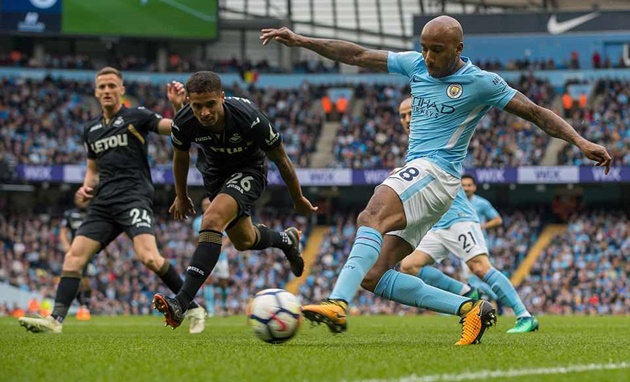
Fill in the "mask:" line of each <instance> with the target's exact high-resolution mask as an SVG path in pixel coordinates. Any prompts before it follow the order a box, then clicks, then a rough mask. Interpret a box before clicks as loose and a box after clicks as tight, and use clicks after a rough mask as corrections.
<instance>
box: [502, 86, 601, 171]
mask: <svg viewBox="0 0 630 382" xmlns="http://www.w3.org/2000/svg"><path fill="white" fill-rule="evenodd" d="M505 111H507V112H508V113H512V114H514V115H517V116H519V117H521V118H523V119H525V120H527V121H530V122H532V123H534V124H536V126H538V127H539V128H540V129H541V130H542V131H544V132H545V133H547V135H549V136H552V137H554V138H560V139H563V140H565V141H567V142H569V143H571V144H573V145H575V146H577V148H579V149H580V151H582V153H584V156H585V157H587V158H588V159H590V160H592V161H594V162H596V163H597V165H598V166H601V167H606V174H608V171H609V170H610V164H611V162H612V158H611V157H610V154H608V151H607V150H606V148H604V147H603V146H600V145H598V144H595V143H593V142H591V141H589V140H587V139H586V138H584V137H582V136H581V135H580V134H579V133H578V132H577V131H575V129H574V128H573V127H572V126H571V125H569V124H568V123H567V122H566V121H565V120H564V119H562V118H560V117H559V116H557V115H556V114H555V113H554V112H553V111H551V110H549V109H546V108H544V107H541V106H538V105H536V104H535V103H533V102H532V101H531V100H530V99H529V98H527V97H526V96H525V95H523V94H522V93H520V92H518V93H516V95H515V96H514V98H512V100H511V101H510V102H509V103H508V104H507V106H505Z"/></svg>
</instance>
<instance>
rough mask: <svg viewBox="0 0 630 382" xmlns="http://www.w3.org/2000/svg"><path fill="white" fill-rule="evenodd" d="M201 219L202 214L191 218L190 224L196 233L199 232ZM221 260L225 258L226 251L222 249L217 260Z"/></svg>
mask: <svg viewBox="0 0 630 382" xmlns="http://www.w3.org/2000/svg"><path fill="white" fill-rule="evenodd" d="M202 220H203V215H201V216H197V217H196V218H195V220H193V223H192V226H193V230H194V231H195V233H196V234H199V231H201V221H202ZM222 260H227V252H226V251H224V250H222V251H221V254H220V255H219V261H222Z"/></svg>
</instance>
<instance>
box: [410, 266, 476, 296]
mask: <svg viewBox="0 0 630 382" xmlns="http://www.w3.org/2000/svg"><path fill="white" fill-rule="evenodd" d="M418 277H420V278H421V279H422V281H424V282H425V283H427V284H429V285H431V286H434V287H436V288H439V289H442V290H445V291H447V292H451V293H454V294H462V291H463V290H464V288H465V287H466V285H465V284H464V283H461V282H459V281H457V280H455V279H454V278H452V277H449V276H447V275H445V274H444V273H443V272H442V271H440V270H439V269H437V268H434V267H429V266H425V267H422V269H420V272H419V273H418Z"/></svg>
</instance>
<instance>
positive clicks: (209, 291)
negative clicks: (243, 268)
mask: <svg viewBox="0 0 630 382" xmlns="http://www.w3.org/2000/svg"><path fill="white" fill-rule="evenodd" d="M209 206H210V199H209V198H207V197H205V198H203V199H202V200H201V215H200V216H197V217H196V218H195V220H194V221H193V230H194V231H195V235H197V234H199V231H201V221H202V220H203V213H204V212H205V211H206V209H208V207H209ZM228 244H229V238H228V237H227V236H223V244H222V246H221V248H222V250H221V254H220V255H219V260H218V261H217V265H216V266H215V267H214V269H213V270H212V273H210V277H208V279H207V280H206V283H205V284H204V288H203V295H204V299H205V300H206V309H207V310H208V314H209V315H210V316H214V314H215V311H214V292H215V291H214V283H215V280H214V279H215V278H216V283H217V284H218V286H219V289H220V291H221V305H220V306H221V314H222V315H223V316H227V315H228V306H227V298H228V295H229V294H230V290H229V280H230V268H229V264H228V257H227V251H226V246H227V245H228Z"/></svg>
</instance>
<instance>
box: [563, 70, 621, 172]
mask: <svg viewBox="0 0 630 382" xmlns="http://www.w3.org/2000/svg"><path fill="white" fill-rule="evenodd" d="M591 100H592V101H591V104H590V105H589V106H588V107H586V108H585V109H581V108H580V109H577V110H576V109H575V108H574V109H573V110H572V113H571V116H570V119H571V122H572V124H573V126H575V127H576V128H577V130H578V131H579V132H580V133H581V134H582V135H584V136H585V137H587V138H589V139H591V140H593V141H595V142H598V143H600V144H602V145H604V146H606V147H607V148H608V151H609V152H610V154H611V156H612V158H613V161H614V163H615V164H617V165H630V129H629V128H628V127H629V126H630V81H627V80H626V81H621V80H610V79H606V80H600V81H598V82H597V83H596V84H595V90H594V92H593V96H592V97H591ZM558 162H559V163H560V164H567V165H581V164H586V163H585V162H586V161H585V159H584V157H583V156H582V155H581V154H580V152H579V150H577V149H576V148H573V147H565V149H564V150H563V151H561V152H560V155H559V159H558Z"/></svg>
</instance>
